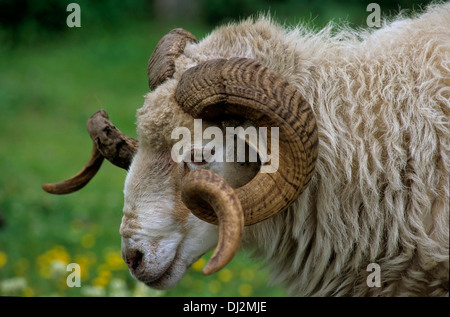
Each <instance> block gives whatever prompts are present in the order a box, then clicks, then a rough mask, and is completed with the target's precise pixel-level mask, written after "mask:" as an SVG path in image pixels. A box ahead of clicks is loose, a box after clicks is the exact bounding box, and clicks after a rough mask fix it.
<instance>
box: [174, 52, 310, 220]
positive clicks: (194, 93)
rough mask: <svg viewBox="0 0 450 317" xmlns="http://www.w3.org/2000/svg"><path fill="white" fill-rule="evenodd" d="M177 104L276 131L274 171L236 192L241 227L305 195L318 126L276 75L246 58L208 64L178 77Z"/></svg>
mask: <svg viewBox="0 0 450 317" xmlns="http://www.w3.org/2000/svg"><path fill="white" fill-rule="evenodd" d="M176 99H177V102H178V103H179V105H180V107H181V108H182V109H183V110H184V111H186V112H187V113H189V114H191V115H192V116H193V117H194V118H198V117H200V118H212V117H214V116H218V115H221V114H234V115H240V116H243V117H245V118H246V119H249V120H251V121H252V122H253V123H254V124H255V126H259V127H279V129H280V130H279V132H280V134H279V140H278V143H279V150H280V152H279V168H278V170H277V171H276V172H275V173H273V175H272V174H270V173H261V171H260V172H259V173H258V174H257V175H256V176H255V177H254V178H253V179H252V180H251V181H250V182H249V183H247V184H246V185H244V186H243V187H240V188H237V189H235V191H236V194H237V195H238V197H239V199H240V201H241V204H242V208H243V210H244V214H245V225H251V224H253V223H256V222H259V221H262V220H264V219H266V218H268V217H270V216H272V215H273V214H275V213H277V212H280V211H282V210H284V209H286V208H287V207H288V206H289V205H290V204H292V203H293V202H294V201H295V199H296V198H297V197H298V196H299V195H300V194H301V193H302V192H303V191H304V190H305V189H306V187H307V185H308V183H309V181H310V179H311V177H312V174H313V171H314V166H315V162H316V159H317V155H318V149H317V148H318V133H317V125H316V121H315V117H314V114H313V112H312V109H311V107H310V106H309V104H308V103H307V102H306V100H305V99H304V98H303V96H302V95H301V94H300V93H299V91H298V90H297V89H296V88H295V87H294V86H292V85H290V84H289V83H288V82H287V81H286V80H285V79H283V78H282V77H281V76H280V75H279V74H278V73H276V72H275V71H273V70H271V69H270V68H267V67H265V66H263V65H262V64H260V63H259V62H257V61H255V60H252V59H248V58H240V57H237V58H231V59H229V60H226V59H214V60H209V61H206V62H203V63H200V64H199V65H197V66H195V67H193V68H191V69H188V70H187V71H186V72H185V73H184V74H183V75H182V77H181V80H180V82H179V84H178V87H177V91H176ZM268 132H269V131H268ZM268 139H269V138H268ZM213 216H214V215H212V217H213Z"/></svg>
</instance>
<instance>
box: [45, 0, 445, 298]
mask: <svg viewBox="0 0 450 317" xmlns="http://www.w3.org/2000/svg"><path fill="white" fill-rule="evenodd" d="M449 23H450V5H449V4H441V5H431V6H429V7H428V8H427V9H426V10H425V11H424V12H423V13H422V14H420V15H416V16H413V17H410V18H405V17H399V18H397V19H395V20H393V21H391V22H386V23H384V25H383V27H382V28H380V29H375V30H360V31H354V30H349V29H347V28H341V29H339V30H337V31H336V29H335V28H334V27H333V26H332V25H329V26H327V27H325V28H324V29H322V30H320V31H318V32H313V31H310V30H308V29H307V28H305V27H302V26H299V27H296V28H290V29H286V28H283V27H281V26H279V25H277V24H276V23H274V22H273V21H272V20H271V19H270V18H268V17H259V18H255V19H247V20H245V21H241V22H239V23H234V24H229V25H225V26H222V27H219V28H217V29H216V30H214V31H213V32H211V33H210V34H209V35H208V36H206V37H205V38H204V39H203V40H201V41H198V40H197V39H196V38H195V37H194V36H193V35H192V34H191V33H189V32H187V31H185V30H183V29H175V30H172V31H171V32H170V33H168V34H167V35H166V36H164V37H163V38H162V39H161V41H160V42H159V43H158V45H157V46H156V48H155V50H154V52H153V54H152V55H151V57H150V60H149V63H148V69H147V71H148V77H149V86H150V90H151V92H150V93H148V94H147V95H146V96H145V102H144V105H143V107H142V108H141V109H139V110H138V112H137V134H138V139H137V140H135V139H132V138H129V137H127V136H125V135H124V134H122V133H121V132H120V131H119V130H118V129H116V128H115V127H114V125H113V124H112V123H111V122H110V121H109V119H108V116H107V114H106V112H104V111H103V110H101V111H99V112H97V113H96V114H94V115H93V116H92V117H91V118H90V119H89V121H88V130H89V133H90V136H91V138H92V139H93V141H94V146H93V152H92V157H91V160H90V161H89V163H88V164H87V165H86V167H85V168H84V169H83V170H82V171H81V172H80V173H79V174H77V175H76V176H74V177H73V178H71V179H69V180H66V181H62V182H60V183H56V184H46V185H44V189H45V190H46V191H48V192H51V193H58V194H61V193H68V192H73V191H75V190H78V189H80V188H81V187H83V186H84V185H85V184H86V183H87V182H88V181H89V180H90V179H91V178H92V177H93V176H94V175H95V173H96V172H97V170H98V169H99V168H100V165H101V163H102V161H103V159H104V158H107V159H108V160H109V161H111V162H112V163H113V164H115V165H117V166H119V167H122V168H125V169H127V170H128V173H127V177H126V181H125V188H124V194H125V200H124V209H123V213H124V216H123V219H122V224H121V226H120V233H121V235H122V256H123V258H124V260H125V261H126V263H127V264H128V266H129V269H130V272H131V274H132V275H133V276H134V277H135V278H136V279H138V280H140V281H142V282H144V283H145V284H147V285H148V286H150V287H154V288H160V289H166V288H170V287H173V286H175V285H176V284H177V283H178V282H179V281H180V279H181V278H182V277H183V275H184V274H185V272H186V271H187V269H188V268H189V267H190V266H191V265H192V263H194V262H195V261H196V260H197V259H199V257H201V256H202V255H203V254H205V253H206V252H207V251H209V250H212V249H213V248H214V247H215V246H216V248H215V252H214V253H213V255H212V257H211V259H210V260H209V262H208V263H207V264H206V266H205V267H204V268H203V272H204V273H205V274H212V273H214V272H216V271H218V270H219V269H221V268H223V267H224V266H225V265H226V264H227V263H228V262H229V261H230V260H231V259H232V258H233V256H234V255H235V253H236V252H237V250H238V249H239V248H240V247H241V246H242V247H243V248H244V249H247V250H249V252H252V253H253V254H254V255H255V256H258V257H260V258H262V259H264V260H265V262H266V263H267V264H268V266H269V268H270V272H271V275H272V282H274V283H279V284H282V285H284V286H285V287H286V289H287V291H288V292H289V294H291V295H296V296H345V295H352V296H414V295H415V296H422V295H430V296H448V291H449V290H448V289H449V178H450V101H449V99H450V28H449V27H448V26H449ZM194 119H202V123H203V125H202V126H203V131H206V129H207V128H208V127H217V128H219V129H221V131H223V132H225V130H226V127H230V126H232V127H236V126H243V127H246V126H253V127H257V128H259V127H266V128H269V127H271V128H272V127H277V128H278V129H279V137H278V138H277V139H274V140H275V141H274V140H272V138H271V139H270V140H272V141H271V142H272V143H273V142H276V143H277V144H276V145H277V147H276V148H277V149H279V151H278V155H272V154H275V153H269V154H271V159H270V161H267V160H265V159H263V158H262V157H261V155H262V154H261V152H260V151H259V149H258V148H255V146H254V144H251V142H249V138H246V137H245V136H244V139H245V140H247V150H248V151H252V150H256V152H257V153H258V154H259V156H260V157H259V159H258V160H257V161H256V162H250V161H248V160H247V161H245V162H217V161H208V160H205V159H203V160H201V161H200V162H195V161H194V162H193V161H192V160H189V159H188V160H184V161H181V162H176V161H174V160H173V158H172V155H171V152H172V148H173V146H174V144H175V143H176V142H178V141H179V140H178V139H176V138H173V135H172V132H173V131H174V130H175V129H176V128H180V127H185V128H187V129H188V130H189V131H191V132H194ZM267 131H271V130H267ZM268 133H269V134H268V136H267V140H269V136H271V133H270V132H268ZM269 143H270V142H269ZM207 144H208V143H207V140H202V142H201V143H200V144H199V143H198V142H197V143H196V144H194V145H196V146H197V147H200V148H203V149H205V147H206V145H207ZM269 145H271V144H269ZM269 145H268V146H267V148H271V147H270V146H269ZM195 150H196V149H195V146H194V147H193V148H192V151H195ZM215 150H216V151H221V153H223V152H225V151H223V150H224V149H220V148H216V149H215ZM185 152H186V151H185ZM187 152H188V153H187V154H186V153H184V154H185V155H187V156H188V157H189V155H190V154H191V153H189V152H190V151H187ZM273 160H277V162H276V163H277V166H278V168H277V169H272V170H268V169H267V166H268V165H270V163H273ZM371 263H374V264H376V265H378V266H379V268H380V274H381V276H380V282H381V285H380V287H371V286H373V284H372V283H368V281H367V280H368V275H369V273H370V272H367V267H368V266H369V265H370V264H371ZM372 266H373V265H372ZM369 267H371V266H369Z"/></svg>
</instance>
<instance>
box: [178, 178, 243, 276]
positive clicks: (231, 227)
mask: <svg viewBox="0 0 450 317" xmlns="http://www.w3.org/2000/svg"><path fill="white" fill-rule="evenodd" d="M181 199H182V200H183V202H184V203H185V204H186V206H187V207H188V208H189V209H191V210H192V212H193V213H194V214H195V213H196V211H197V210H198V208H197V207H198V206H201V208H206V207H211V208H212V209H213V210H214V213H215V215H217V217H218V219H219V226H220V228H219V242H218V244H217V247H216V250H215V251H214V253H213V255H212V256H211V258H210V260H209V261H208V263H207V264H206V265H205V267H204V268H203V270H202V272H203V274H204V275H209V274H213V273H215V272H217V271H218V270H220V269H221V268H223V267H224V266H225V265H226V264H228V262H230V261H231V259H232V258H233V257H234V255H235V254H236V252H237V251H238V250H239V247H240V244H241V240H242V230H243V228H244V213H243V212H242V207H241V203H240V201H239V199H238V197H237V195H236V194H235V192H234V190H233V188H231V187H230V186H229V185H228V184H227V182H225V180H224V179H223V178H221V177H220V176H219V175H217V174H215V173H213V172H211V171H208V170H197V171H192V172H190V173H188V174H187V175H186V177H185V178H184V179H183V185H182V191H181Z"/></svg>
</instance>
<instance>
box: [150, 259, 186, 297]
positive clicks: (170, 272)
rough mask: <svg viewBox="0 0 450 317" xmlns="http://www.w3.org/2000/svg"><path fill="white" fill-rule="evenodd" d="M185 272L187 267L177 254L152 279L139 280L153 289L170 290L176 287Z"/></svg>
mask: <svg viewBox="0 0 450 317" xmlns="http://www.w3.org/2000/svg"><path fill="white" fill-rule="evenodd" d="M186 271H187V266H186V265H185V263H184V261H183V260H182V259H181V257H179V256H178V253H176V254H175V257H174V259H173V260H172V261H171V262H170V263H169V264H168V265H167V268H166V269H165V270H163V271H162V273H161V274H160V275H159V276H157V277H156V278H154V279H151V280H141V281H142V282H144V284H145V285H147V286H148V287H151V288H154V289H160V290H165V289H170V288H173V287H175V286H176V285H177V283H178V282H179V281H180V280H181V278H182V277H183V276H184V274H185V273H186Z"/></svg>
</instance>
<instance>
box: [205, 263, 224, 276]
mask: <svg viewBox="0 0 450 317" xmlns="http://www.w3.org/2000/svg"><path fill="white" fill-rule="evenodd" d="M221 269H222V267H217V266H216V265H213V264H212V263H211V261H210V262H208V263H206V265H205V266H204V267H203V269H202V274H203V275H205V276H207V275H211V274H214V273H216V272H217V271H220V270H221Z"/></svg>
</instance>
